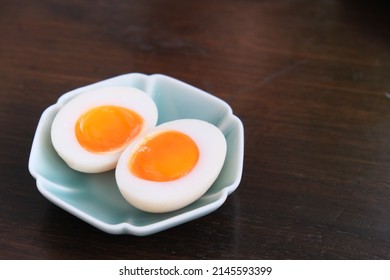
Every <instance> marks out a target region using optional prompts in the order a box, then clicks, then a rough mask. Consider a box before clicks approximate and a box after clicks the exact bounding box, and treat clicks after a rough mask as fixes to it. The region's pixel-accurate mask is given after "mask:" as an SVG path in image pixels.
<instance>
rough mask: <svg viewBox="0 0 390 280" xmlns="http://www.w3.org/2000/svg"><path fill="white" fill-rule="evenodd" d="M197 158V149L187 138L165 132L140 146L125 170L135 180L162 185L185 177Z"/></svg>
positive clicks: (176, 133) (175, 133) (176, 132)
mask: <svg viewBox="0 0 390 280" xmlns="http://www.w3.org/2000/svg"><path fill="white" fill-rule="evenodd" d="M198 159H199V149H198V146H197V145H196V144H195V142H194V141H193V140H192V139H191V138H190V137H189V136H187V135H186V134H184V133H181V132H178V131H166V132H162V133H159V134H157V135H155V136H153V137H152V138H150V139H148V140H146V141H145V142H144V143H142V144H141V145H140V147H139V148H138V149H137V151H135V153H134V154H133V156H132V158H131V160H130V162H129V169H130V171H131V172H132V173H133V174H134V175H135V176H137V177H138V178H141V179H145V180H149V181H157V182H166V181H171V180H175V179H179V178H181V177H183V176H185V175H186V174H187V173H189V172H190V171H191V170H192V169H193V168H194V167H195V165H196V163H197V162H198Z"/></svg>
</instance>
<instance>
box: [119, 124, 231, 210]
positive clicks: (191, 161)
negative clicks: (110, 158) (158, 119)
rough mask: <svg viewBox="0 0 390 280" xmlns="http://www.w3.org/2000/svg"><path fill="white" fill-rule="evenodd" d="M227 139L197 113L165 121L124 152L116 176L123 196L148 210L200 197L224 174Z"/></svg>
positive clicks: (172, 207)
mask: <svg viewBox="0 0 390 280" xmlns="http://www.w3.org/2000/svg"><path fill="white" fill-rule="evenodd" d="M226 147H227V144H226V139H225V137H224V135H223V133H222V132H221V131H220V130H219V129H218V128H217V127H216V126H214V125H212V124H210V123H208V122H205V121H201V120H196V119H180V120H175V121H171V122H166V123H163V124H161V125H159V126H156V127H155V128H154V129H152V130H151V131H149V132H148V133H146V134H145V135H143V136H142V137H140V138H139V139H137V140H136V141H134V142H133V143H132V144H130V145H129V146H128V147H127V148H126V149H125V150H124V151H123V153H122V154H121V156H120V158H119V161H118V164H117V167H116V170H115V177H116V181H117V185H118V187H119V190H120V192H121V193H122V195H123V197H124V198H125V199H126V200H127V201H128V202H129V203H130V204H132V205H133V206H135V207H136V208H139V209H141V210H143V211H147V212H153V213H163V212H169V211H174V210H177V209H180V208H182V207H185V206H187V205H189V204H190V203H192V202H194V201H195V200H197V199H198V198H200V197H201V196H202V195H203V194H204V193H205V192H206V191H207V190H208V189H209V188H210V186H211V185H212V184H213V182H214V181H215V180H216V178H217V177H218V175H219V173H220V171H221V169H222V166H223V163H224V161H225V156H226Z"/></svg>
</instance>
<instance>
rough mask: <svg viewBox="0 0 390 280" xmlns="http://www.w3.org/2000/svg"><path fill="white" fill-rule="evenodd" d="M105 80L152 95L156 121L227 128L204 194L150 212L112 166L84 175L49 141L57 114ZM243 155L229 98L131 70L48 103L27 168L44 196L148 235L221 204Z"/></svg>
mask: <svg viewBox="0 0 390 280" xmlns="http://www.w3.org/2000/svg"><path fill="white" fill-rule="evenodd" d="M107 85H117V86H131V87H136V88H139V89H141V90H143V91H145V92H146V93H147V94H149V95H150V96H151V97H152V98H153V100H154V101H155V102H156V104H157V108H158V112H159V120H158V124H161V123H164V122H167V121H171V120H175V119H182V118H194V119H201V120H205V121H208V122H210V123H212V124H214V125H216V126H217V127H218V128H219V129H220V130H221V131H222V132H223V134H224V135H225V137H226V140H227V156H226V160H225V164H224V166H223V168H222V171H221V173H220V174H219V176H218V178H217V180H216V181H215V182H214V184H213V185H212V186H211V188H210V189H209V190H208V191H207V193H206V194H204V195H203V196H202V197H201V198H200V199H198V200H197V201H196V202H194V203H192V204H191V205H189V206H187V207H185V208H182V209H180V210H177V211H174V212H169V213H164V214H153V213H147V212H143V211H140V210H138V209H136V208H134V207H133V206H131V205H130V204H129V203H128V202H126V200H125V199H124V198H123V197H122V196H121V194H120V192H119V190H118V187H117V185H116V182H115V177H114V171H110V172H105V173H100V174H84V173H80V172H77V171H74V170H72V169H71V168H69V167H68V166H67V165H66V164H65V163H64V161H63V160H62V159H61V158H60V157H59V156H58V155H57V153H56V152H55V151H54V149H53V146H52V143H51V140H50V129H51V123H52V121H53V118H54V116H55V115H56V114H57V112H58V110H59V109H60V108H61V107H62V106H63V105H64V104H65V103H66V102H67V101H69V100H70V99H71V98H73V97H74V96H76V95H77V94H79V93H81V92H83V91H84V90H87V89H91V88H97V87H101V86H107ZM210 141H212V139H210ZM243 157H244V128H243V125H242V122H241V121H240V120H239V118H237V117H236V116H234V115H233V113H232V109H231V108H230V106H229V105H228V104H227V103H225V102H224V101H222V100H220V99H218V98H216V97H215V96H213V95H211V94H208V93H206V92H204V91H202V90H200V89H197V88H195V87H193V86H190V85H188V84H186V83H183V82H181V81H179V80H176V79H173V78H171V77H168V76H165V75H160V74H155V75H150V76H148V75H144V74H139V73H130V74H125V75H121V76H118V77H114V78H111V79H108V80H104V81H101V82H98V83H94V84H91V85H88V86H85V87H82V88H78V89H76V90H73V91H70V92H68V93H66V94H64V95H63V96H61V97H60V98H59V100H58V102H57V103H56V104H54V105H52V106H50V107H49V108H47V109H46V110H45V111H44V112H43V114H42V116H41V118H40V121H39V123H38V127H37V130H36V133H35V136H34V140H33V144H32V148H31V153H30V159H29V166H28V167H29V171H30V173H31V175H32V176H33V177H34V178H35V179H36V182H37V187H38V190H39V191H40V192H41V193H42V195H43V196H45V197H46V198H47V199H48V200H50V201H52V202H53V203H54V204H56V205H58V206H59V207H61V208H63V209H64V210H66V211H68V212H70V213H72V214H73V215H75V216H77V217H79V218H80V219H82V220H84V221H86V222H87V223H89V224H91V225H93V226H95V227H97V228H99V229H101V230H103V231H105V232H108V233H111V234H133V235H149V234H153V233H156V232H159V231H162V230H165V229H168V228H171V227H174V226H176V225H179V224H182V223H185V222H188V221H190V220H193V219H196V218H199V217H201V216H204V215H206V214H208V213H210V212H212V211H214V210H216V209H217V208H218V207H220V206H221V205H222V204H223V203H224V201H225V200H226V198H227V196H228V195H229V194H231V193H232V192H233V191H234V190H235V189H236V188H237V187H238V185H239V183H240V180H241V175H242V168H243Z"/></svg>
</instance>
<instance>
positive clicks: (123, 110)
mask: <svg viewBox="0 0 390 280" xmlns="http://www.w3.org/2000/svg"><path fill="white" fill-rule="evenodd" d="M157 118H158V112H157V107H156V105H155V103H154V101H153V100H152V98H151V97H150V96H148V95H147V94H146V93H144V92H142V91H141V90H138V89H136V88H132V87H118V86H115V87H102V88H97V89H92V90H88V91H85V92H83V93H81V94H80V95H77V96H76V97H75V98H73V99H71V100H70V101H69V102H68V103H66V104H65V105H64V106H63V107H62V108H61V109H60V110H59V112H58V113H57V115H56V116H55V118H54V120H53V123H52V127H51V140H52V143H53V146H54V149H55V150H56V151H57V153H58V154H59V155H60V157H61V158H62V159H63V160H64V161H65V162H66V163H67V164H68V165H69V166H70V167H71V168H73V169H75V170H77V171H81V172H86V173H98V172H104V171H108V170H111V169H114V168H115V166H116V164H117V161H118V159H119V156H120V154H121V153H122V151H123V150H124V149H125V148H126V147H127V146H128V145H129V144H130V143H131V142H132V141H134V140H135V139H137V137H139V136H140V135H142V134H144V133H145V132H146V131H148V130H150V129H152V128H153V127H155V126H156V123H157Z"/></svg>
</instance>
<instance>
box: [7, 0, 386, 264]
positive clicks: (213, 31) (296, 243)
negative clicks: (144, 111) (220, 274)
mask: <svg viewBox="0 0 390 280" xmlns="http://www.w3.org/2000/svg"><path fill="white" fill-rule="evenodd" d="M0 6H1V8H0V34H1V39H0V70H1V72H0V73H1V75H0V108H1V111H0V128H1V132H0V147H1V148H0V178H1V181H0V224H1V228H0V258H1V259H389V258H390V25H389V23H390V17H389V16H388V12H389V5H388V4H387V3H386V1H348V0H338V1H337V0H331V1H328V0H317V1H306V0H300V1H298V0H297V1H289V0H281V1H250V0H245V1H244V0H242V1H238V0H228V1H222V0H221V1H218V0H199V1H157V0H155V1H126V0H122V1H119V0H118V1H106V0H102V1H93V2H92V1H76V0H72V1H60V0H57V1H54V0H43V1H13V0H2V1H1V5H0ZM132 72H140V73H146V74H153V73H163V74H166V75H168V76H171V77H174V78H177V79H179V80H182V81H184V82H186V83H189V84H191V85H194V86H196V87H198V88H201V89H203V90H205V91H207V92H210V93H212V94H213V95H215V96H217V97H219V98H221V99H223V100H225V101H226V102H228V103H229V104H230V105H231V107H232V108H233V110H234V113H235V114H236V115H237V116H238V117H239V118H240V119H241V120H242V122H243V124H244V127H245V159H244V170H243V177H242V181H241V184H240V186H239V187H238V189H237V190H236V191H235V192H234V193H233V194H232V195H231V196H229V197H228V199H227V201H226V202H225V203H224V204H223V205H222V206H221V207H220V208H219V209H218V210H217V211H215V212H213V213H211V214H209V215H207V216H204V217H202V218H199V219H197V220H194V221H191V222H188V223H186V224H183V225H180V226H177V227H174V228H172V229H169V230H166V231H163V232H160V233H157V234H154V235H151V236H146V237H137V236H131V235H110V234H107V233H104V232H102V231H100V230H98V229H96V228H94V227H92V226H91V225H89V224H87V223H85V222H83V221H81V220H79V219H78V218H76V217H75V216H73V215H71V214H69V213H68V212H66V211H64V210H62V209H61V208H59V207H57V206H55V205H54V204H52V203H51V202H49V201H48V200H46V199H45V198H44V197H43V196H42V195H41V194H40V193H39V192H38V190H37V188H36V185H35V180H34V179H33V178H32V176H31V175H30V174H29V172H28V168H27V165H28V158H29V153H30V149H31V143H32V139H33V136H34V133H35V129H36V126H37V123H38V120H39V117H40V115H41V113H42V112H43V110H44V109H45V108H47V107H48V106H50V105H51V104H53V103H55V102H56V100H57V99H58V97H59V96H61V95H62V94H63V93H65V92H67V91H69V90H72V89H75V88H78V87H80V86H83V85H87V84H90V83H93V82H96V81H99V80H103V79H106V78H109V77H113V76H116V75H119V74H124V73H132Z"/></svg>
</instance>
